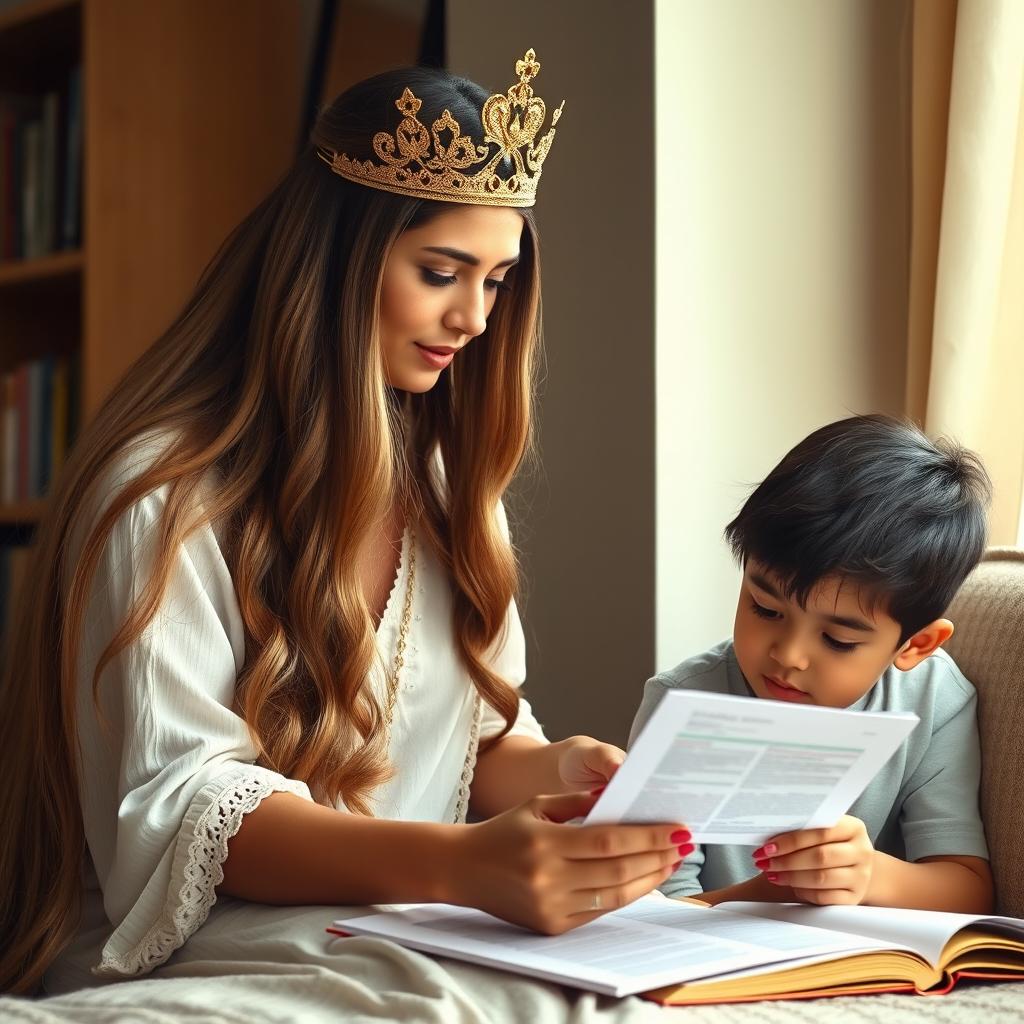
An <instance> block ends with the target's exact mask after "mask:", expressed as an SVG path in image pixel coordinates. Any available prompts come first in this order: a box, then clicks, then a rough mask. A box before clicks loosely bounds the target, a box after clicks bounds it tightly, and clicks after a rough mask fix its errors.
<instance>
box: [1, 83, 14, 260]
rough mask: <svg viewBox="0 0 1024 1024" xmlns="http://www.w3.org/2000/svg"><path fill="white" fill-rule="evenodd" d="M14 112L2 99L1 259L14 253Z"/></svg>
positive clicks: (5, 258) (7, 257)
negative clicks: (12, 240) (12, 232)
mask: <svg viewBox="0 0 1024 1024" xmlns="http://www.w3.org/2000/svg"><path fill="white" fill-rule="evenodd" d="M13 159H14V112H13V111H12V110H11V108H10V106H9V105H8V104H7V103H6V102H5V101H4V100H2V99H0V260H7V259H10V258H11V257H12V255H13V252H12V246H11V240H10V234H11V231H12V230H13V225H14V210H13V209H12V206H13V196H14V191H13V190H14V175H13V170H12V167H11V163H12V161H13Z"/></svg>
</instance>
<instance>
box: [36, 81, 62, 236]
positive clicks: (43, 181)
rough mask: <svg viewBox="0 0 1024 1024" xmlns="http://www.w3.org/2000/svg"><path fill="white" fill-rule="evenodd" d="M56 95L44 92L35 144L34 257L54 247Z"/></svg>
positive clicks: (57, 99)
mask: <svg viewBox="0 0 1024 1024" xmlns="http://www.w3.org/2000/svg"><path fill="white" fill-rule="evenodd" d="M59 114H60V96H59V95H58V94H57V93H55V92H48V93H47V94H46V95H45V96H44V97H43V117H42V122H41V125H40V144H39V211H38V214H39V238H38V241H37V245H38V255H40V256H43V255H46V254H47V253H51V252H53V251H54V250H55V249H56V248H57V145H58V141H57V128H58V117H59Z"/></svg>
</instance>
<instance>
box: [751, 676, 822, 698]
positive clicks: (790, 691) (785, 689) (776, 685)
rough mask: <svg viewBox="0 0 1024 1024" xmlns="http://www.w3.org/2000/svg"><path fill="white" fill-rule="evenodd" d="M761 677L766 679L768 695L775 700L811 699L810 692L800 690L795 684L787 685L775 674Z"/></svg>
mask: <svg viewBox="0 0 1024 1024" xmlns="http://www.w3.org/2000/svg"><path fill="white" fill-rule="evenodd" d="M761 678H762V679H763V680H764V685H765V687H766V688H767V690H768V696H769V697H771V698H772V699H773V700H788V701H795V702H803V701H808V700H810V699H811V696H810V694H808V693H804V691H803V690H798V689H797V688H796V687H795V686H785V685H783V683H782V682H781V681H779V680H777V679H775V678H774V677H773V676H761Z"/></svg>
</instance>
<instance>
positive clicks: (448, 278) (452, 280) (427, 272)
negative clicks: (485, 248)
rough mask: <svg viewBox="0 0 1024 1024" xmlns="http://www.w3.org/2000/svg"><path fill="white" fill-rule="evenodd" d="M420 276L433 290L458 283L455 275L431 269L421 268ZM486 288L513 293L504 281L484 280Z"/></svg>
mask: <svg viewBox="0 0 1024 1024" xmlns="http://www.w3.org/2000/svg"><path fill="white" fill-rule="evenodd" d="M420 275H421V277H422V278H423V282H424V284H429V285H431V287H433V288H447V287H448V286H449V285H453V284H457V283H458V279H457V278H456V277H455V275H454V274H439V273H438V272H437V271H436V270H431V269H430V268H429V267H420ZM484 287H485V288H486V289H487V290H488V291H503V292H507V291H511V286H510V285H508V284H506V283H505V281H504V280H501V281H495V280H494V279H493V278H490V277H488V278H486V279H485V280H484Z"/></svg>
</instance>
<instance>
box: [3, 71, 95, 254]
mask: <svg viewBox="0 0 1024 1024" xmlns="http://www.w3.org/2000/svg"><path fill="white" fill-rule="evenodd" d="M81 191H82V69H81V67H80V66H76V67H74V68H72V69H71V71H70V72H69V75H68V80H67V84H66V85H65V87H64V88H63V89H60V90H54V91H51V92H47V93H45V94H43V95H39V96H26V95H18V94H14V93H0V260H14V259H35V258H37V257H39V256H45V255H47V254H48V253H52V252H56V251H57V250H60V249H74V248H77V247H78V246H80V245H81V240H82V239H81V235H82V202H81Z"/></svg>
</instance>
